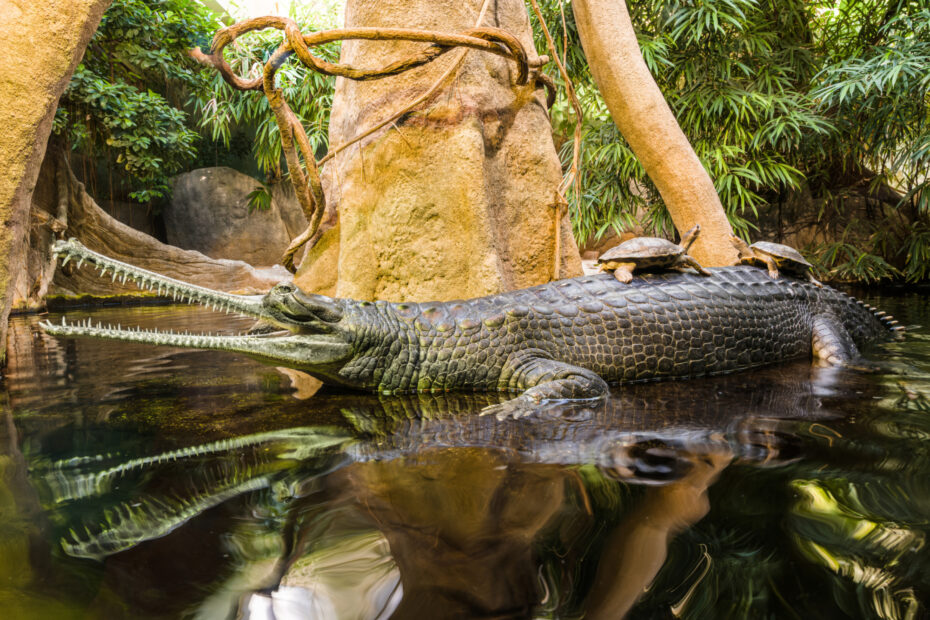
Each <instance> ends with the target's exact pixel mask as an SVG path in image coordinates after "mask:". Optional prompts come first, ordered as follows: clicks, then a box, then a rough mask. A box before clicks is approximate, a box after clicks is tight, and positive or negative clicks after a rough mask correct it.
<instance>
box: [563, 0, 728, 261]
mask: <svg viewBox="0 0 930 620" xmlns="http://www.w3.org/2000/svg"><path fill="white" fill-rule="evenodd" d="M572 10H573V11H574V13H575V22H576V24H577V25H578V34H579V35H580V37H581V43H582V46H583V47H584V52H585V55H586V56H587V58H588V64H589V65H590V67H591V73H592V75H593V76H594V81H595V82H596V83H597V86H598V89H599V90H600V91H601V95H602V96H603V97H604V101H605V102H606V103H607V107H608V109H609V110H610V115H611V117H613V120H614V123H616V124H617V127H618V128H619V129H620V133H622V134H623V137H624V138H626V141H627V142H629V144H630V148H632V149H633V152H634V153H636V156H637V157H638V158H639V160H640V162H642V164H643V168H645V170H646V173H647V174H648V175H649V177H650V178H651V179H652V181H653V183H655V184H656V187H657V188H658V190H659V193H660V194H661V195H662V199H663V200H664V201H665V204H666V206H667V207H668V211H669V214H670V215H671V216H672V220H673V221H674V222H675V226H676V227H677V228H678V230H679V231H682V232H683V231H685V230H688V229H689V228H691V227H692V226H694V225H695V224H700V225H701V234H700V235H699V237H698V240H697V242H696V243H695V244H694V245H693V246H692V247H691V251H690V253H691V254H692V255H693V256H694V257H695V258H696V259H698V261H700V262H701V263H703V264H704V265H705V266H722V265H732V264H733V263H734V262H736V259H737V253H736V250H735V249H734V248H733V246H732V244H731V243H730V235H732V234H733V230H732V228H731V227H730V223H729V222H728V221H727V217H726V213H725V212H724V210H723V206H722V205H721V204H720V197H719V196H718V195H717V191H716V190H715V189H714V184H713V182H712V181H711V179H710V176H709V175H708V174H707V171H706V170H704V166H702V165H701V162H700V160H699V159H698V157H697V155H696V154H695V153H694V149H692V148H691V144H690V143H689V142H688V138H687V137H686V136H685V134H684V132H682V130H681V127H679V126H678V121H676V120H675V116H674V115H673V114H672V111H671V109H669V107H668V103H666V101H665V98H664V97H663V96H662V92H661V91H660V90H659V87H658V86H657V85H656V83H655V80H654V79H653V78H652V74H650V73H649V68H648V67H647V66H646V63H645V61H643V57H642V54H641V53H640V49H639V44H638V43H637V41H636V33H635V32H634V31H633V24H632V23H631V22H630V15H629V13H628V12H627V8H626V4H625V3H624V2H623V0H574V1H573V2H572Z"/></svg>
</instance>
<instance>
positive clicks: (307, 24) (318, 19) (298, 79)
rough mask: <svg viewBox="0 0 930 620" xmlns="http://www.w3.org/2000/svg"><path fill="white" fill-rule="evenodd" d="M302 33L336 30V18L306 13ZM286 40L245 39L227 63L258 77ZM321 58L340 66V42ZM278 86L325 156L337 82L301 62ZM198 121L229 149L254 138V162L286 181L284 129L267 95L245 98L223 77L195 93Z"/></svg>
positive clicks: (260, 35)
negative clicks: (241, 136) (239, 136)
mask: <svg viewBox="0 0 930 620" xmlns="http://www.w3.org/2000/svg"><path fill="white" fill-rule="evenodd" d="M291 17H292V18H293V19H295V21H297V23H298V26H299V27H300V28H301V30H302V31H305V32H307V31H311V30H320V29H324V28H326V27H330V26H331V25H332V24H330V23H328V22H330V21H331V20H332V19H333V16H332V14H321V13H319V12H316V11H313V10H310V9H303V10H301V11H298V12H296V13H292V15H291ZM281 41H282V35H281V33H280V32H278V31H277V30H263V31H260V32H252V33H249V34H247V35H245V36H242V37H240V38H238V39H236V41H235V42H234V43H233V44H231V45H230V46H229V47H228V48H227V50H232V53H227V55H226V59H227V61H228V62H229V64H230V66H231V67H232V68H233V70H234V71H235V72H236V73H237V74H238V75H241V76H247V77H252V78H254V77H258V76H261V74H262V67H263V65H264V63H265V62H266V61H267V60H268V58H269V56H270V55H271V54H272V53H273V52H274V50H275V49H277V47H278V46H279V45H280V44H281ZM314 53H315V54H316V55H318V56H321V57H322V58H324V59H326V60H329V61H331V62H336V61H337V60H338V58H339V43H338V42H334V43H330V44H327V45H325V46H322V47H319V48H316V50H315V52H314ZM277 75H278V86H279V87H280V88H281V89H282V90H283V91H284V98H285V99H286V100H287V102H288V104H289V105H290V106H291V109H292V110H293V111H294V113H295V114H296V115H297V117H298V118H299V119H300V122H301V124H302V125H303V126H304V128H305V129H306V130H307V135H308V137H309V139H310V142H311V144H312V145H313V147H314V149H316V151H317V155H318V156H321V155H323V154H324V153H325V152H326V148H327V147H328V140H327V137H328V132H329V111H330V108H331V107H332V97H333V90H334V87H335V79H334V78H332V77H329V76H325V75H322V74H320V73H317V72H315V71H312V70H310V69H308V68H307V67H305V66H304V65H303V64H301V63H300V62H296V61H292V62H288V63H287V64H286V65H285V66H284V67H282V68H281V69H280V70H279V71H278V74H277ZM190 103H191V106H192V108H193V111H194V114H195V116H196V117H197V118H198V119H199V125H200V127H201V129H202V130H204V131H206V132H208V133H209V135H210V137H211V139H213V140H216V141H218V142H220V143H222V144H223V145H224V146H225V147H227V148H228V147H229V145H230V141H231V140H232V139H233V137H234V136H235V134H236V133H242V132H244V133H247V134H249V135H250V136H252V148H251V151H252V156H253V158H254V160H255V162H256V163H257V164H258V167H259V169H260V170H261V171H262V173H263V174H264V175H265V177H266V179H268V180H269V181H271V180H274V179H276V178H281V177H282V176H283V173H282V171H283V170H284V168H285V166H284V155H283V151H282V150H281V141H280V138H279V136H278V126H277V124H276V123H275V121H274V116H273V114H272V112H271V109H270V107H269V106H268V101H267V99H266V98H265V97H264V96H263V95H262V94H261V93H257V92H256V93H245V94H243V93H241V92H239V91H236V90H234V89H233V88H232V87H231V86H229V85H228V84H227V83H226V82H225V81H223V79H222V77H220V75H219V73H217V72H213V74H212V75H211V76H210V81H209V88H208V89H205V90H200V91H196V92H194V93H192V96H191V99H190Z"/></svg>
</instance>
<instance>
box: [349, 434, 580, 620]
mask: <svg viewBox="0 0 930 620" xmlns="http://www.w3.org/2000/svg"><path fill="white" fill-rule="evenodd" d="M340 476H341V477H343V479H344V481H345V489H347V490H348V492H349V496H350V497H352V498H354V500H355V501H357V502H358V503H359V505H360V506H363V507H364V510H365V512H366V513H367V514H368V515H369V516H370V517H371V518H372V520H373V521H374V522H375V523H376V525H377V527H378V529H379V530H380V531H381V533H382V534H384V536H385V538H386V539H387V540H388V542H389V544H390V549H391V555H392V556H393V558H394V561H395V562H396V564H397V567H398V569H399V571H400V577H401V583H402V584H403V598H402V599H401V602H400V605H399V606H398V608H397V609H396V610H394V612H393V613H392V615H391V617H392V618H397V619H401V618H466V617H469V618H470V617H474V618H504V617H514V618H523V617H530V615H531V611H532V609H533V608H534V606H535V605H536V604H537V601H538V600H539V597H540V595H541V593H540V592H539V591H538V589H537V588H538V582H537V580H536V575H537V567H536V558H535V553H534V545H535V544H536V541H537V539H538V537H539V533H540V531H541V530H543V529H544V528H545V527H546V526H547V525H548V524H549V522H550V520H551V519H552V518H553V517H554V516H555V515H556V514H557V513H558V511H559V509H560V508H561V507H562V505H563V502H564V493H565V478H566V474H565V471H564V470H563V469H562V468H560V467H538V466H532V467H524V466H520V465H518V464H514V463H508V462H507V459H506V458H502V457H501V456H500V455H499V454H496V453H495V452H494V451H487V450H481V449H463V448H456V449H453V450H440V451H434V452H433V451H427V452H424V453H421V454H419V455H417V456H415V457H410V458H408V459H406V460H392V461H383V462H369V463H356V464H353V465H352V466H350V467H348V468H346V469H345V470H343V471H342V472H340Z"/></svg>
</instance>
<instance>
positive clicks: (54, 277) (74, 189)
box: [13, 148, 287, 308]
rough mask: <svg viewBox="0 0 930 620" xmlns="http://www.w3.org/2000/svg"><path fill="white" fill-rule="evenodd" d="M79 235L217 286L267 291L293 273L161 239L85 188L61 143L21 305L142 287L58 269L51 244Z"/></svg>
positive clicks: (45, 182) (18, 290)
mask: <svg viewBox="0 0 930 620" xmlns="http://www.w3.org/2000/svg"><path fill="white" fill-rule="evenodd" d="M56 237H58V238H64V237H68V238H70V237H75V238H77V239H78V240H79V241H80V242H81V243H83V244H84V245H86V246H87V247H89V248H90V249H92V250H95V251H97V252H100V253H102V254H106V255H107V256H111V257H113V258H116V259H118V260H122V261H124V262H127V263H131V264H133V265H137V266H139V267H142V268H145V269H150V270H152V271H157V272H158V273H160V274H163V275H166V276H169V277H173V278H177V279H179V280H184V281H186V282H190V283H192V284H199V285H201V286H207V287H209V288H214V289H219V290H227V291H238V292H260V291H264V290H267V289H269V288H270V287H271V286H273V285H274V284H275V283H277V282H278V281H279V280H280V279H282V278H283V277H286V275H287V274H284V273H280V272H275V273H266V272H262V271H259V270H256V269H255V268H253V267H252V266H251V265H248V264H247V263H243V262H241V261H233V260H222V259H220V260H217V259H212V258H209V257H207V256H204V255H203V254H201V253H200V252H195V251H193V250H182V249H180V248H177V247H174V246H170V245H166V244H164V243H161V242H160V241H158V240H157V239H155V238H154V237H150V236H149V235H146V234H145V233H142V232H140V231H138V230H135V229H134V228H131V227H129V226H127V225H125V224H123V223H122V222H120V221H119V220H117V219H115V218H113V217H112V216H110V215H109V214H107V213H106V212H105V211H104V210H103V209H101V208H100V207H99V206H98V205H97V203H96V202H94V199H93V198H91V196H90V195H89V194H88V193H87V192H86V191H84V185H83V184H82V183H80V182H78V180H77V178H76V177H75V176H74V173H73V172H72V171H71V168H70V167H69V165H68V163H67V159H66V157H65V155H64V154H63V153H62V152H61V151H60V150H59V149H55V148H53V149H50V150H49V153H48V157H46V159H45V162H44V164H43V166H42V170H41V173H40V175H39V186H38V188H37V191H36V193H35V196H34V200H33V203H32V226H31V228H30V235H29V247H28V248H27V251H26V257H27V260H26V265H25V267H24V269H22V270H21V271H20V273H19V274H18V276H17V278H16V279H15V280H14V282H13V290H14V306H15V307H18V308H36V307H40V306H41V305H42V304H43V303H44V298H45V294H46V293H47V292H48V293H51V294H77V295H120V294H136V293H138V292H139V289H138V288H137V287H136V286H135V285H133V284H132V283H129V282H127V283H125V284H121V283H120V282H119V281H112V280H111V279H110V278H99V277H97V276H96V275H95V273H94V272H93V271H92V270H90V269H88V268H84V269H74V268H73V266H71V265H69V269H67V270H61V269H56V263H55V260H54V257H53V256H51V252H50V251H49V248H50V245H51V242H52V241H53V240H54V239H55V238H56Z"/></svg>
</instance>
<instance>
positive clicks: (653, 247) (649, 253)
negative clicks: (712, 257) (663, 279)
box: [597, 224, 710, 283]
mask: <svg viewBox="0 0 930 620" xmlns="http://www.w3.org/2000/svg"><path fill="white" fill-rule="evenodd" d="M699 232H701V225H700V224H697V225H696V226H695V227H694V228H692V229H691V230H689V231H688V232H686V233H685V234H684V235H683V236H682V238H681V245H679V244H677V243H672V242H671V241H668V240H667V239H660V238H658V237H636V238H635V239H630V240H628V241H624V242H623V243H621V244H620V245H617V246H615V247H612V248H610V249H609V250H607V251H606V252H604V253H603V254H601V256H600V257H598V259H597V264H598V266H599V267H600V269H601V271H612V272H613V274H614V277H615V278H617V280H619V281H620V282H624V283H627V282H631V281H632V280H633V270H634V269H636V270H648V269H653V270H659V269H683V268H684V267H693V268H694V269H695V270H696V271H697V272H698V273H699V274H701V275H702V276H709V275H710V272H709V271H707V270H706V269H704V268H703V267H701V265H700V263H698V262H697V261H696V260H694V259H693V258H691V257H690V256H688V254H687V252H688V248H690V247H691V244H692V243H694V240H695V239H697V236H698V233H699Z"/></svg>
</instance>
